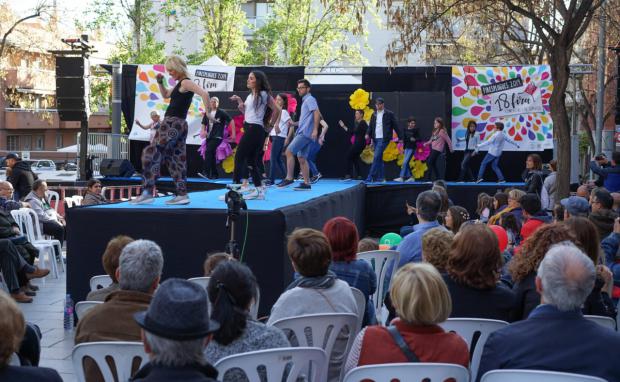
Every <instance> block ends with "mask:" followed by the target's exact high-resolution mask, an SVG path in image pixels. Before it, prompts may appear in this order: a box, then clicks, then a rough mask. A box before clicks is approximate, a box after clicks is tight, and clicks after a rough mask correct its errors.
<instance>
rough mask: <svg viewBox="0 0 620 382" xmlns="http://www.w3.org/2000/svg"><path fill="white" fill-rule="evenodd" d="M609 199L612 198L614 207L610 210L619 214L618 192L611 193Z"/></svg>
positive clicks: (619, 198)
mask: <svg viewBox="0 0 620 382" xmlns="http://www.w3.org/2000/svg"><path fill="white" fill-rule="evenodd" d="M611 197H612V198H614V205H613V207H612V209H613V210H614V212H615V213H617V214H620V192H612V193H611Z"/></svg>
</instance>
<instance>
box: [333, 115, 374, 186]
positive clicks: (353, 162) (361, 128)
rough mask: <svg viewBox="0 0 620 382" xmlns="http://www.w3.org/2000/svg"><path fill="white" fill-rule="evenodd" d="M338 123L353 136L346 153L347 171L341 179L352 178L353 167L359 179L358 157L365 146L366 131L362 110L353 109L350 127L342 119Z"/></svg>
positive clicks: (359, 166)
mask: <svg viewBox="0 0 620 382" xmlns="http://www.w3.org/2000/svg"><path fill="white" fill-rule="evenodd" d="M338 124H339V125H340V127H342V128H343V129H344V131H346V132H347V133H349V134H350V135H351V136H353V144H352V145H351V147H350V148H349V152H348V153H347V173H346V174H345V176H344V178H343V180H345V181H346V180H351V179H352V175H353V169H355V176H357V178H358V179H361V177H362V159H361V158H360V154H361V153H362V151H364V147H366V137H365V135H366V132H367V131H368V124H367V123H366V121H364V111H363V110H355V122H354V123H353V127H352V128H349V127H347V126H346V125H345V124H344V122H342V121H338Z"/></svg>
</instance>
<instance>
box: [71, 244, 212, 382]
mask: <svg viewBox="0 0 620 382" xmlns="http://www.w3.org/2000/svg"><path fill="white" fill-rule="evenodd" d="M163 266H164V257H163V255H162V253H161V249H160V248H159V246H158V245H157V244H155V243H154V242H152V241H150V240H136V241H133V242H131V243H129V244H127V245H126V246H125V248H123V251H122V253H121V257H120V260H119V267H118V268H117V270H116V279H117V280H118V282H119V287H120V289H119V290H117V291H114V292H112V293H110V294H109V295H108V297H107V298H106V300H105V302H104V303H103V304H101V305H98V306H96V307H94V308H92V309H91V310H90V311H88V312H87V313H86V315H85V316H84V317H82V319H81V320H80V322H79V323H78V326H77V329H76V331H75V344H76V345H77V344H80V343H85V342H98V341H140V338H141V337H140V328H139V327H138V325H136V322H135V321H134V320H132V317H133V316H134V314H135V313H136V312H140V311H143V310H144V309H146V308H148V306H149V304H150V302H151V298H152V296H153V293H154V292H155V290H156V289H157V286H158V285H159V280H160V277H161V272H162V269H163ZM205 298H206V297H205ZM84 369H85V374H86V379H87V380H88V381H103V377H102V375H101V374H100V372H99V370H98V368H97V366H96V365H95V364H94V363H92V362H88V360H87V362H86V363H85V368H84Z"/></svg>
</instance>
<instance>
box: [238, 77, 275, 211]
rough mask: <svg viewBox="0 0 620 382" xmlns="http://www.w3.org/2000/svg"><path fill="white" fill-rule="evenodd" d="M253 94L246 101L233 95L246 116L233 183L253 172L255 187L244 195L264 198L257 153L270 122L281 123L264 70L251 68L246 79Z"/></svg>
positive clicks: (251, 197) (250, 197)
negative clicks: (267, 120) (268, 114)
mask: <svg viewBox="0 0 620 382" xmlns="http://www.w3.org/2000/svg"><path fill="white" fill-rule="evenodd" d="M247 86H248V89H249V90H250V94H249V95H248V97H247V98H246V99H245V102H243V100H242V99H241V97H239V96H238V95H233V96H232V97H230V100H231V101H233V102H237V107H238V108H239V111H240V112H242V113H243V114H244V116H245V122H243V130H244V133H243V137H241V140H240V141H239V145H238V146H237V153H236V154H235V171H234V173H233V183H235V184H241V183H242V179H247V177H248V173H249V172H250V171H251V172H252V181H253V182H254V186H255V187H256V189H255V190H253V191H252V192H250V193H249V194H246V195H244V198H245V199H264V198H265V191H264V188H263V187H262V183H261V180H262V179H261V178H262V176H261V173H260V170H259V169H258V165H257V163H256V159H257V158H258V153H259V152H260V150H261V148H262V147H263V142H264V141H265V138H266V133H267V132H269V130H270V129H271V126H274V125H276V124H277V123H278V121H279V119H280V111H281V109H280V107H279V106H278V105H277V104H276V102H275V100H274V99H273V97H272V96H271V94H270V93H271V87H270V86H269V81H267V76H266V75H265V73H263V72H261V71H259V70H255V71H253V72H250V74H249V75H248V81H247ZM268 108H269V109H271V115H270V118H269V124H268V126H265V122H264V120H265V116H266V114H267V109H268Z"/></svg>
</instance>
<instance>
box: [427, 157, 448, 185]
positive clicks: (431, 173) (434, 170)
mask: <svg viewBox="0 0 620 382" xmlns="http://www.w3.org/2000/svg"><path fill="white" fill-rule="evenodd" d="M440 155H441V152H440V151H437V150H431V155H429V157H428V159H427V160H426V164H427V166H428V179H429V180H437V179H442V178H443V173H444V172H445V169H443V170H444V171H441V170H442V169H440V168H439V166H438V165H437V159H439V156H440Z"/></svg>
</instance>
